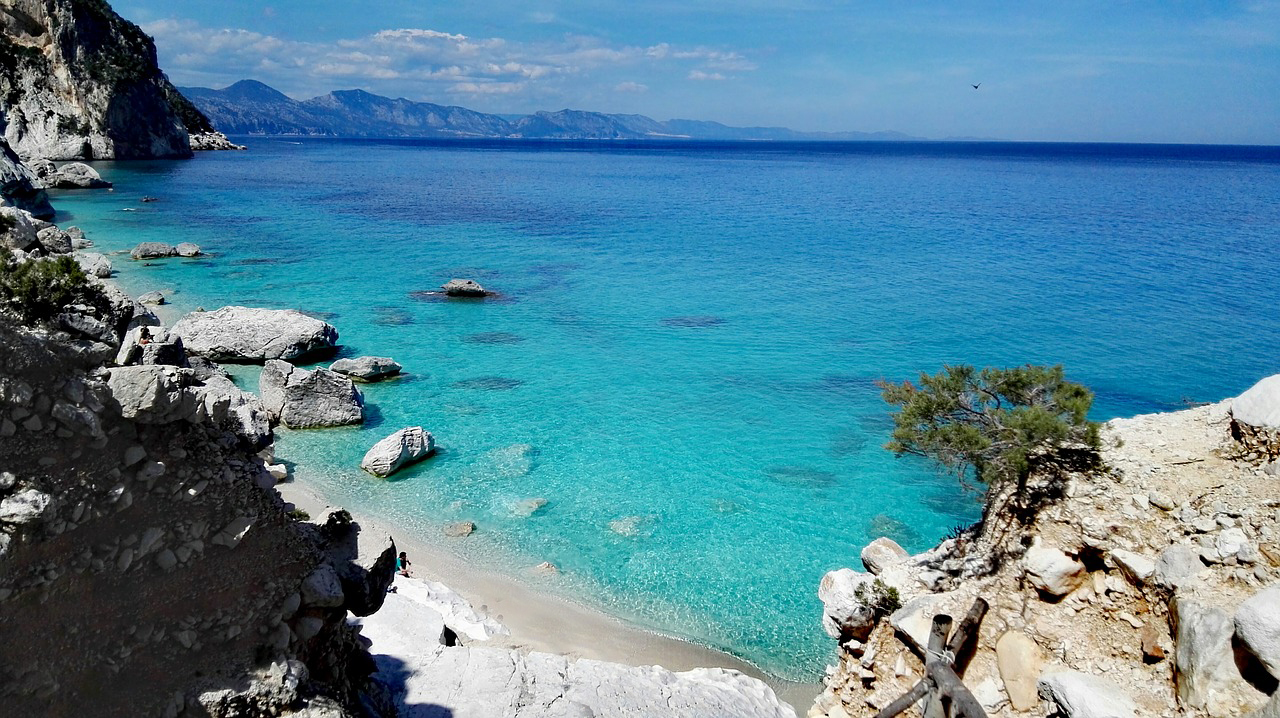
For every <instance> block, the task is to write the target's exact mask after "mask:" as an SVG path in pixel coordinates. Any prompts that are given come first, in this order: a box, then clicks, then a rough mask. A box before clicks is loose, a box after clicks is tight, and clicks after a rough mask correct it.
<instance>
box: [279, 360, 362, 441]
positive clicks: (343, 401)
mask: <svg viewBox="0 0 1280 718" xmlns="http://www.w3.org/2000/svg"><path fill="white" fill-rule="evenodd" d="M258 390H259V392H260V393H261V395H262V405H263V406H264V407H265V408H266V410H267V413H269V414H270V415H271V416H272V417H273V418H275V419H276V420H277V421H279V422H280V423H281V424H284V425H285V426H287V427H289V428H290V429H311V428H317V427H323V426H347V425H350V424H359V423H361V422H363V421H364V396H363V395H361V394H360V390H359V389H357V388H356V387H355V384H353V383H352V382H351V380H350V379H348V378H347V377H345V376H342V375H341V374H338V373H336V372H332V371H329V370H328V369H323V368H318V369H315V370H313V371H307V370H305V369H298V368H297V367H295V366H293V365H292V364H290V363H289V362H286V361H280V360H279V359H272V360H269V361H267V362H266V364H265V365H264V366H263V367H262V374H261V376H260V377H259V379H258Z"/></svg>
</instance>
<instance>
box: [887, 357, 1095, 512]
mask: <svg viewBox="0 0 1280 718" xmlns="http://www.w3.org/2000/svg"><path fill="white" fill-rule="evenodd" d="M881 389H882V390H883V395H884V399H885V401H887V402H888V403H890V404H893V405H896V406H898V407H900V408H899V410H898V412H897V413H896V414H895V415H894V417H893V421H894V429H893V439H892V440H891V441H890V442H889V443H888V445H886V447H885V448H887V449H889V450H891V451H893V452H894V453H895V454H897V455H898V456H902V455H904V454H913V455H916V456H923V457H926V458H929V459H932V460H934V461H936V462H937V463H938V464H940V465H941V466H943V467H945V468H946V469H949V470H952V471H955V472H956V473H957V474H959V475H960V476H961V477H962V479H964V478H966V477H968V476H969V475H970V470H972V476H973V478H975V479H976V480H977V481H978V482H980V483H982V484H986V485H988V486H995V485H1003V484H1006V482H1015V485H1016V488H1017V491H1018V493H1020V494H1021V493H1023V491H1024V489H1025V487H1026V482H1027V478H1028V477H1029V476H1030V475H1031V473H1032V472H1033V471H1034V470H1036V469H1037V468H1040V467H1042V466H1048V465H1052V464H1055V463H1059V462H1060V461H1061V459H1062V458H1063V456H1064V455H1065V454H1066V453H1070V452H1074V451H1078V450H1081V449H1083V450H1085V451H1086V452H1088V453H1091V454H1092V453H1095V452H1096V451H1097V449H1098V448H1099V446H1100V443H1101V440H1100V438H1099V433H1098V432H1099V425H1098V424H1097V423H1096V422H1092V421H1089V420H1088V419H1087V418H1086V416H1087V415H1088V413H1089V407H1090V406H1092V404H1093V392H1091V391H1089V390H1088V389H1087V388H1085V387H1084V386H1081V385H1080V384H1076V383H1073V382H1069V381H1066V380H1065V379H1064V378H1063V371H1062V367H1061V366H1053V367H1045V366H1031V365H1028V366H1023V367H1015V368H1012V369H993V368H986V369H981V370H978V369H975V368H973V367H971V366H947V367H944V368H943V371H941V372H939V373H938V374H935V375H933V376H930V375H928V374H923V373H922V374H921V375H920V385H919V386H916V385H914V384H912V383H911V382H909V381H907V382H903V383H902V384H894V383H889V382H885V383H881Z"/></svg>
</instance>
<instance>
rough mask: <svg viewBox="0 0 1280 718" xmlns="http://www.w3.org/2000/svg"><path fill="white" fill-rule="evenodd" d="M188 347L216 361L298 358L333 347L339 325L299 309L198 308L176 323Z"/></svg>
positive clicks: (176, 332)
mask: <svg viewBox="0 0 1280 718" xmlns="http://www.w3.org/2000/svg"><path fill="white" fill-rule="evenodd" d="M173 333H175V334H178V335H179V336H181V337H182V340H183V342H184V343H185V345H186V347H187V351H189V352H191V353H193V354H199V355H201V356H205V357H208V358H210V359H212V360H214V361H240V362H260V361H265V360H267V359H297V358H300V357H304V356H307V355H309V354H314V353H317V352H323V351H326V350H331V349H333V347H334V346H335V345H336V344H337V342H338V330H337V329H334V328H333V326H332V325H330V324H328V323H326V322H322V321H320V320H319V319H312V318H311V317H308V316H307V315H305V314H303V313H302V312H299V311H295V310H293V309H252V308H249V307H223V308H221V309H218V310H215V311H212V312H192V313H191V314H188V315H186V316H185V317H183V318H182V319H180V320H179V321H178V323H177V324H175V325H174V326H173Z"/></svg>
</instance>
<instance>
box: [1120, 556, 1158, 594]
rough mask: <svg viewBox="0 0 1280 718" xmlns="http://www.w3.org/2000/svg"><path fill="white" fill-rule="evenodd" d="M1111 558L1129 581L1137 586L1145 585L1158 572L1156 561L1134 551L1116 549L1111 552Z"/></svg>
mask: <svg viewBox="0 0 1280 718" xmlns="http://www.w3.org/2000/svg"><path fill="white" fill-rule="evenodd" d="M1111 560H1112V561H1114V562H1115V564H1116V567H1117V568H1119V569H1120V573H1123V574H1124V576H1125V578H1127V579H1129V583H1132V584H1133V585H1135V586H1142V585H1145V584H1146V583H1147V582H1149V581H1150V580H1151V577H1152V575H1153V574H1155V572H1156V562H1155V561H1152V560H1151V559H1149V558H1147V557H1146V556H1143V555H1142V554H1140V553H1134V552H1133V551H1125V550H1123V549H1116V550H1114V551H1112V552H1111Z"/></svg>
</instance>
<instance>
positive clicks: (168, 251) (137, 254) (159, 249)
mask: <svg viewBox="0 0 1280 718" xmlns="http://www.w3.org/2000/svg"><path fill="white" fill-rule="evenodd" d="M177 254H178V250H176V249H174V248H173V247H171V246H169V245H167V244H165V243H164V242H143V243H141V244H139V245H138V246H136V247H134V248H133V250H132V251H131V252H129V256H130V257H132V258H134V259H164V258H166V257H173V256H176V255H177Z"/></svg>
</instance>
